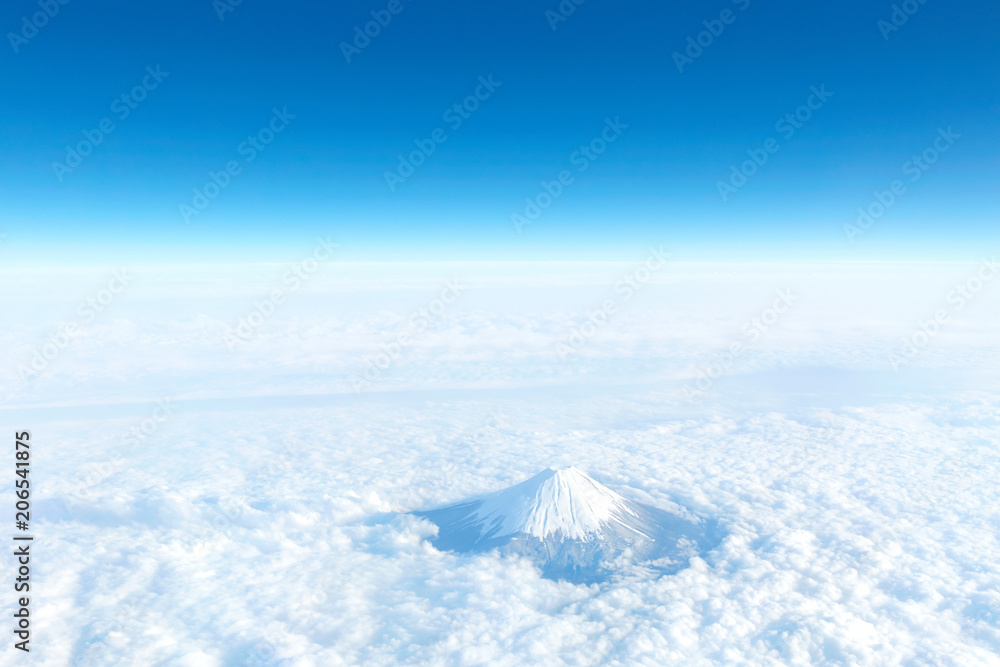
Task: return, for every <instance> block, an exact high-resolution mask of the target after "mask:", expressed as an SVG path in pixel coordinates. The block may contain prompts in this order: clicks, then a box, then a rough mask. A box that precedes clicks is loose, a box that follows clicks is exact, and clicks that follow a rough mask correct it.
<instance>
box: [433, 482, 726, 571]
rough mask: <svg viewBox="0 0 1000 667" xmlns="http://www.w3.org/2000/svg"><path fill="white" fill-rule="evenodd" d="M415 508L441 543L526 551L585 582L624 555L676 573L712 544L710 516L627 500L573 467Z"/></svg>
mask: <svg viewBox="0 0 1000 667" xmlns="http://www.w3.org/2000/svg"><path fill="white" fill-rule="evenodd" d="M415 514H417V515H418V516H422V517H424V518H427V519H429V520H430V521H432V522H433V523H435V524H437V526H438V528H439V532H438V535H437V537H436V538H435V539H434V540H433V544H434V545H435V546H436V547H438V548H440V549H447V550H452V551H459V552H478V551H490V550H493V549H498V550H499V551H500V552H502V553H511V554H521V555H525V556H528V557H529V558H531V559H532V560H533V561H534V562H535V564H536V565H538V566H539V567H540V568H541V569H542V572H543V574H544V575H545V576H547V577H549V578H552V579H567V580H571V581H577V582H582V583H591V582H594V581H599V580H602V579H604V578H606V577H607V576H608V575H609V574H611V573H612V568H611V566H610V563H611V562H612V561H617V562H618V563H619V564H620V563H621V561H622V557H623V556H624V560H625V561H628V560H632V559H634V560H636V562H640V561H643V562H645V561H649V562H651V561H657V562H656V563H655V566H656V567H657V569H660V570H662V571H665V572H673V571H676V570H678V569H680V568H681V567H684V565H686V563H687V559H688V558H690V557H691V556H694V555H697V553H698V552H699V550H698V547H699V546H705V544H706V543H707V536H706V531H705V528H706V526H705V524H704V523H703V522H700V521H698V520H692V519H691V518H689V517H687V516H681V515H679V514H674V513H670V512H667V511H665V510H661V509H657V508H655V507H649V506H646V505H642V504H640V503H636V502H633V501H631V500H627V499H626V498H624V497H622V496H620V495H619V494H617V493H615V492H614V491H612V490H611V489H609V488H608V487H606V486H604V485H603V484H600V483H599V482H596V481H594V480H593V479H591V478H590V477H588V476H587V475H586V474H584V473H583V472H581V471H580V470H578V469H577V468H574V467H572V466H570V467H568V468H563V469H556V468H548V469H546V470H543V471H542V472H540V473H538V474H537V475H535V476H534V477H531V478H530V479H528V480H526V481H524V482H521V483H520V484H515V485H514V486H511V487H509V488H506V489H503V490H501V491H496V492H494V493H490V494H487V495H484V496H480V497H477V498H472V499H469V500H467V501H463V502H460V503H456V504H454V505H449V506H447V507H442V508H440V509H436V510H429V511H423V512H415Z"/></svg>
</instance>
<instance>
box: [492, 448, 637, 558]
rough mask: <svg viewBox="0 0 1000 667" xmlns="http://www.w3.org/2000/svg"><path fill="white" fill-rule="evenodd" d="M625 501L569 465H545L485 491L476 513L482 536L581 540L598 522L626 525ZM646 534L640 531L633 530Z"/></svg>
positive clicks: (630, 514) (627, 510) (592, 532)
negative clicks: (490, 491)
mask: <svg viewBox="0 0 1000 667" xmlns="http://www.w3.org/2000/svg"><path fill="white" fill-rule="evenodd" d="M635 516H636V514H635V512H634V511H632V510H631V509H630V508H629V504H628V501H626V500H625V499H624V498H622V497H621V496H619V495H618V494H617V493H615V492H614V491H612V490H611V489H609V488H607V487H606V486H603V485H602V484H598V483H597V482H595V481H594V480H592V479H591V478H590V477H587V476H586V475H585V474H583V473H582V472H580V471H579V470H577V469H576V468H574V467H572V466H570V467H568V468H565V469H562V470H557V469H555V468H548V469H546V470H543V471H542V472H540V473H538V474H537V475H535V476H534V477H532V478H531V479H529V480H527V481H524V482H521V483H520V484H517V485H515V486H512V487H510V488H509V489H504V490H503V491H498V492H497V493H493V494H490V495H488V496H484V497H483V499H482V502H481V504H480V505H479V507H478V509H477V510H476V513H475V520H476V521H478V522H479V523H480V525H481V527H482V533H481V535H482V536H483V537H503V536H506V535H515V534H517V533H524V534H526V535H531V536H532V537H537V538H539V539H544V538H553V539H571V540H584V539H587V538H588V537H591V536H594V535H597V534H598V533H600V530H601V526H602V525H603V524H608V523H617V524H619V525H621V526H624V527H625V528H626V529H630V526H629V524H628V518H629V517H635ZM637 534H638V535H639V536H641V537H646V536H645V535H643V534H642V533H637Z"/></svg>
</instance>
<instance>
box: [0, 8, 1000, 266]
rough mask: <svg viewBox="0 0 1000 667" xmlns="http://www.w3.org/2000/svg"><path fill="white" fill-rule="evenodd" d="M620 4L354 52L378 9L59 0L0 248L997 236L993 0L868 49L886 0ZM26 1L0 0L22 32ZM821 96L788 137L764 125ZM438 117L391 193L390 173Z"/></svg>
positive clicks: (159, 254)
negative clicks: (941, 134) (86, 151)
mask: <svg viewBox="0 0 1000 667" xmlns="http://www.w3.org/2000/svg"><path fill="white" fill-rule="evenodd" d="M746 2H747V0H740V2H739V3H734V2H731V1H730V0H718V1H713V2H707V3H693V4H692V3H681V2H640V3H611V2H604V1H602V0H587V1H586V2H584V3H583V4H581V5H580V6H578V7H577V8H576V11H575V12H574V13H573V14H572V15H571V16H569V17H568V20H566V21H564V22H561V23H559V25H558V27H557V29H556V30H552V28H551V27H550V24H549V22H548V20H547V19H546V16H545V12H546V10H556V9H557V7H558V5H559V2H558V1H557V0H547V1H531V2H515V3H500V2H492V3H465V2H429V1H428V0H401V4H402V7H403V10H402V11H401V12H400V13H399V14H397V15H395V16H393V18H392V22H391V23H390V24H389V25H387V26H386V27H385V28H383V29H382V31H381V34H379V35H378V36H377V37H375V38H374V39H372V40H371V43H370V44H369V45H368V46H367V47H366V48H365V49H364V50H363V51H362V52H361V53H360V54H356V55H355V56H354V57H353V60H352V62H351V63H347V62H346V61H345V58H344V56H343V55H342V53H341V49H340V46H339V44H340V43H341V42H344V41H350V40H351V39H352V37H353V33H354V27H355V26H361V25H363V24H364V23H365V22H366V21H369V20H371V16H370V14H369V13H370V12H371V11H373V10H381V9H384V8H385V7H386V5H387V4H388V2H387V1H382V0H373V1H368V2H355V1H347V2H339V3H327V2H323V3H319V2H294V1H293V2H283V3H277V2H264V1H263V0H243V2H242V3H241V4H240V5H238V6H236V7H235V8H234V10H233V11H232V12H227V13H226V14H225V20H223V21H220V19H219V16H218V15H217V11H216V9H215V8H213V3H212V2H211V1H210V0H198V1H197V2H192V1H181V2H174V3H160V4H156V5H154V4H152V3H137V2H93V3H87V2H83V1H82V0H73V1H71V2H69V3H68V4H66V5H61V6H60V7H59V12H58V13H57V14H56V15H55V16H54V17H52V18H51V19H50V20H49V21H48V25H45V26H44V27H42V28H41V29H39V30H38V33H37V35H35V36H33V37H31V38H30V39H29V40H27V43H21V44H19V45H18V52H17V53H15V52H14V49H13V48H12V46H11V44H10V37H9V36H8V37H6V38H5V40H4V42H5V43H4V45H3V46H2V47H0V53H2V56H0V58H2V59H3V63H2V70H0V90H2V91H3V93H4V100H5V102H4V104H3V106H2V107H0V118H2V121H3V126H4V136H5V141H4V148H3V151H2V153H0V173H2V179H0V216H2V217H0V233H3V234H6V238H5V239H4V240H3V243H2V244H0V261H2V262H3V263H4V264H7V265H10V264H18V263H39V262H41V263H67V262H88V261H114V262H121V263H134V262H137V261H186V260H192V259H204V258H212V259H220V260H227V261H229V260H232V261H239V260H261V259H282V258H285V257H286V256H288V255H289V254H291V255H292V256H294V255H295V254H302V253H303V252H305V251H307V250H308V249H309V248H310V247H311V239H312V238H313V237H315V236H316V235H318V234H322V235H330V236H332V237H334V238H335V239H336V240H337V241H339V242H340V243H341V245H342V248H343V252H344V255H343V257H344V258H345V259H362V260H394V259H477V258H489V259H502V258H517V259H525V258H562V259H633V258H634V257H636V256H641V255H642V253H643V252H644V248H645V247H646V246H647V245H650V244H665V245H667V246H669V247H671V248H672V249H674V250H675V252H676V256H677V258H679V259H693V260H742V261H754V260H758V259H761V260H764V259H766V260H775V259H779V260H780V259H795V260H801V259H873V258H892V259H969V258H970V257H974V256H976V255H977V254H978V253H982V252H989V251H991V250H993V251H995V249H996V248H997V247H998V246H1000V243H998V241H1000V234H998V233H997V228H998V226H997V216H996V213H997V205H998V203H1000V188H998V187H997V176H998V174H1000V159H998V158H1000V132H998V130H1000V75H998V72H1000V48H998V46H997V44H998V42H1000V40H998V36H1000V30H998V28H1000V9H998V6H997V5H996V3H995V2H985V1H984V2H972V1H963V2H952V3H948V2H944V1H943V0H927V1H926V3H925V4H923V5H920V6H919V7H920V8H919V10H918V11H917V12H916V13H915V14H914V15H913V16H912V17H910V18H909V20H908V21H907V22H906V24H905V25H903V26H902V27H901V28H900V29H899V30H898V31H895V32H893V33H892V34H891V35H890V36H889V39H888V40H886V39H884V38H883V34H882V32H880V30H879V27H878V25H877V22H878V21H879V20H880V19H889V18H890V16H891V14H892V11H893V9H892V3H891V2H870V1H867V2H859V1H858V2H855V1H851V2H838V3H832V2H831V3H802V2H763V1H762V0H749V6H748V7H747V8H746V9H745V11H744V10H741V9H740V6H741V5H743V4H745V3H746ZM724 9H731V10H732V11H733V12H734V14H735V16H736V18H735V21H734V22H733V23H732V24H731V25H728V26H726V27H725V30H724V32H723V33H722V34H721V35H719V36H718V37H717V38H715V40H714V43H713V44H711V45H710V46H709V47H707V48H705V50H704V53H703V54H702V55H701V56H700V57H699V58H697V59H696V60H695V61H694V62H693V63H691V64H689V65H688V67H687V68H686V69H685V71H684V72H683V73H679V72H678V70H677V68H676V67H675V65H674V61H673V59H672V53H673V52H675V51H682V50H683V49H684V48H685V46H686V40H687V38H688V36H694V35H696V34H697V33H698V32H699V31H701V30H704V26H703V25H702V22H703V21H705V20H711V19H713V18H716V17H718V16H719V14H720V12H721V11H722V10H724ZM37 11H39V7H38V4H37V2H29V1H27V0H15V1H12V2H8V3H6V4H5V5H4V7H3V9H2V10H0V27H2V28H3V31H4V33H5V35H7V34H8V33H10V32H14V33H19V32H20V31H21V27H22V17H24V16H26V15H31V14H33V13H35V12H37ZM156 65H159V66H160V67H161V68H162V70H164V71H166V72H169V77H167V78H166V79H165V80H164V81H163V83H162V84H161V85H160V86H159V87H158V88H156V89H155V90H153V91H152V92H150V93H149V95H148V98H147V99H146V100H145V101H143V102H142V103H141V104H139V105H138V107H137V108H136V109H135V110H133V111H132V112H131V114H130V116H129V117H128V118H126V119H124V120H119V119H118V118H117V117H116V115H115V114H114V113H113V112H112V111H111V110H110V108H109V106H110V103H111V101H112V100H114V99H115V98H116V97H119V96H120V95H122V94H123V93H127V92H128V91H129V90H130V89H132V88H133V87H134V86H135V85H136V84H138V83H139V82H140V81H141V80H142V78H143V76H144V69H145V68H146V67H147V66H156ZM490 74H492V75H493V77H494V79H495V80H497V81H499V82H501V84H502V85H501V86H500V88H499V89H498V90H497V91H496V92H495V94H494V95H493V96H492V97H490V99H488V100H486V101H485V102H483V103H482V105H481V107H480V108H479V109H478V110H477V111H475V112H474V113H473V114H472V115H471V117H470V118H469V119H468V120H466V121H465V122H464V123H463V125H462V127H460V128H459V129H458V130H455V131H452V130H451V129H450V128H448V127H447V123H446V122H445V121H444V120H443V119H442V112H444V111H445V110H446V109H447V108H449V107H450V106H452V105H453V104H454V103H456V102H460V101H461V100H462V99H463V98H465V97H466V96H467V95H469V94H471V93H472V92H473V90H474V89H475V87H476V85H477V77H479V76H487V75H490ZM821 84H825V86H826V87H827V88H828V89H829V90H830V91H832V92H833V93H834V96H833V98H832V99H830V100H829V101H828V102H827V103H826V104H825V105H824V106H823V107H822V108H821V109H819V110H818V111H817V112H816V113H815V114H814V116H813V118H812V119H811V120H809V121H808V122H807V123H806V124H805V125H804V126H803V127H802V128H801V129H800V130H798V131H797V132H796V134H795V136H794V137H792V138H791V139H788V140H785V139H783V138H782V137H781V135H780V134H779V133H778V132H776V130H775V122H776V121H777V120H779V119H780V118H782V117H783V116H784V115H785V114H786V113H789V112H793V111H794V110H795V109H796V107H798V106H799V105H801V104H803V103H804V102H805V101H806V99H807V97H808V96H809V90H810V86H813V85H821ZM273 107H278V108H282V107H287V108H288V110H289V111H290V112H291V113H294V114H295V115H296V116H297V117H296V119H295V120H294V121H292V122H291V124H290V125H289V127H288V128H287V129H286V130H285V131H283V132H282V133H280V134H279V135H278V136H277V138H276V139H275V141H274V142H273V143H272V144H270V145H269V146H268V147H267V149H266V150H265V151H263V152H262V153H261V154H260V155H259V156H258V158H257V159H256V160H254V161H253V162H252V163H250V164H245V163H244V164H243V171H242V173H241V174H240V175H239V176H237V177H236V178H234V179H233V182H232V183H231V184H230V185H229V186H228V187H227V188H226V189H224V190H223V191H222V192H221V194H220V195H219V196H218V198H217V199H215V200H214V201H213V202H212V203H211V204H210V205H209V206H208V208H206V209H205V210H204V211H203V212H202V213H201V214H200V215H198V216H197V217H194V218H193V219H192V221H191V222H190V223H185V221H184V220H183V219H182V217H181V215H180V212H179V209H178V207H179V204H181V203H184V202H187V203H190V201H191V198H192V196H193V194H192V190H193V188H195V187H198V186H201V185H203V184H204V183H205V182H206V180H207V178H208V176H207V174H208V172H209V171H210V170H219V169H223V168H224V167H225V165H226V163H227V161H229V160H231V159H241V158H240V155H239V154H238V151H237V146H238V145H239V144H240V142H241V141H243V140H244V139H246V137H247V136H248V135H250V134H254V133H256V132H257V130H259V129H260V128H262V127H264V126H265V124H266V123H267V121H268V119H269V118H270V115H271V109H272V108H273ZM106 117H109V118H112V120H113V122H114V123H115V126H116V129H115V132H114V133H113V134H112V135H110V136H108V137H107V138H105V139H104V141H102V143H101V144H100V145H99V146H97V147H96V148H95V149H94V152H93V153H92V154H91V155H89V156H88V157H86V158H85V159H84V160H83V162H82V164H81V165H80V166H79V167H78V168H76V169H75V170H74V171H73V172H71V173H68V174H65V175H64V177H63V180H62V182H60V181H59V180H58V179H57V177H56V175H55V174H54V172H53V168H52V163H53V162H55V161H59V160H64V159H65V157H66V146H67V145H68V144H76V143H77V142H79V141H80V140H81V139H83V135H82V134H81V132H82V131H83V130H87V129H92V128H95V127H97V126H98V125H99V123H100V121H101V119H103V118H106ZM606 117H612V118H614V117H620V118H621V120H622V122H624V123H627V124H628V125H629V129H628V130H626V131H625V132H624V133H623V134H622V136H621V138H620V139H619V140H618V141H616V142H615V143H613V144H611V145H610V146H609V148H608V150H607V151H606V152H605V153H604V154H603V155H602V156H600V158H599V159H597V160H596V161H595V162H594V163H593V164H592V165H591V166H590V167H589V168H588V169H587V170H586V171H585V172H583V173H576V174H575V181H574V183H573V184H572V185H571V186H569V187H568V188H567V189H566V191H565V192H564V193H563V194H562V195H561V196H560V197H559V198H558V199H557V200H556V201H555V202H554V203H553V204H552V206H551V207H550V208H548V209H547V210H546V211H544V213H543V214H542V215H541V216H540V217H539V218H538V219H537V220H536V221H535V223H534V224H533V225H532V226H530V227H526V228H524V230H523V233H521V234H517V233H516V232H515V231H514V228H513V225H512V224H511V218H510V216H511V214H512V213H514V212H517V211H520V210H522V209H523V207H524V199H525V197H528V196H533V195H535V194H537V193H538V191H539V189H540V186H539V182H540V181H541V180H542V179H546V180H551V179H553V178H555V177H556V176H557V174H558V173H559V172H560V171H561V170H563V169H568V168H569V169H572V168H573V166H572V165H571V164H570V155H571V154H572V153H573V151H574V150H576V149H577V148H578V147H579V146H580V145H581V144H584V143H587V142H589V141H590V140H591V139H592V138H594V137H596V136H598V133H599V132H600V130H601V128H602V125H603V123H604V119H605V118H606ZM949 126H951V127H953V128H954V131H955V132H957V133H959V134H960V135H961V137H962V138H961V139H960V140H958V141H957V142H956V143H955V145H954V146H953V147H952V149H951V150H949V151H948V152H947V153H946V154H944V155H942V156H941V159H940V160H939V161H938V162H937V164H935V165H934V166H933V167H932V168H931V169H929V170H928V171H927V172H926V173H925V174H924V175H923V176H922V178H921V179H920V180H919V181H917V182H915V183H908V190H907V192H906V193H905V195H903V196H902V197H900V198H899V201H897V202H896V203H895V204H894V205H893V206H892V207H891V208H890V210H889V211H888V212H887V213H886V214H885V215H884V216H883V217H882V218H881V219H880V220H878V221H877V223H876V224H875V225H874V226H873V227H872V228H871V229H869V230H868V231H867V233H865V234H864V235H863V236H861V237H858V238H857V239H856V242H855V243H854V244H850V243H848V242H847V238H846V235H845V233H844V230H843V226H844V224H845V223H851V222H852V221H853V220H854V219H855V218H856V217H857V214H856V210H857V208H858V207H859V206H867V205H868V204H869V203H871V201H872V200H873V192H874V191H875V190H885V189H886V188H888V187H889V185H890V183H891V182H892V181H893V179H896V178H905V176H903V175H902V168H903V165H904V163H905V162H906V161H907V160H908V159H909V158H910V157H911V156H912V155H914V154H916V153H919V152H921V151H923V150H924V149H925V148H928V147H929V146H931V145H932V144H933V141H934V139H935V136H936V133H937V130H938V128H942V127H949ZM437 127H443V128H445V130H446V132H447V135H448V140H447V141H446V142H445V143H443V144H442V145H440V146H438V147H437V149H436V151H435V153H434V154H433V155H431V156H430V158H429V159H428V160H427V162H426V163H425V164H424V165H422V166H421V167H420V168H419V169H417V170H416V172H415V174H414V175H413V176H412V177H410V178H409V179H407V180H406V182H405V183H403V184H401V185H399V186H398V187H397V188H396V191H395V192H391V191H390V190H389V188H388V187H387V185H386V182H385V177H384V173H385V171H386V170H391V169H394V168H395V167H396V165H397V155H399V154H400V153H404V152H409V151H411V150H413V149H414V145H413V142H414V140H415V139H419V138H426V137H428V136H430V134H431V132H432V131H433V130H434V129H435V128H437ZM768 137H775V138H776V139H778V140H779V142H780V144H781V148H780V150H779V151H778V153H776V154H774V155H772V156H771V157H770V159H769V160H768V162H767V163H766V164H765V165H764V166H763V167H761V168H760V170H759V172H758V173H757V174H755V175H754V176H753V177H752V178H751V179H749V182H748V183H747V184H746V185H745V186H743V187H742V188H741V189H740V190H739V191H738V192H737V193H736V194H734V195H732V196H731V197H730V199H729V201H725V202H724V201H722V199H721V198H720V196H719V193H718V190H717V186H716V184H717V182H718V181H719V180H720V179H725V178H727V176H728V174H729V169H730V165H732V164H734V163H738V162H741V161H743V160H745V159H747V156H746V151H747V149H753V148H759V147H760V146H762V145H763V143H764V141H765V140H766V139H767V138H768Z"/></svg>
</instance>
